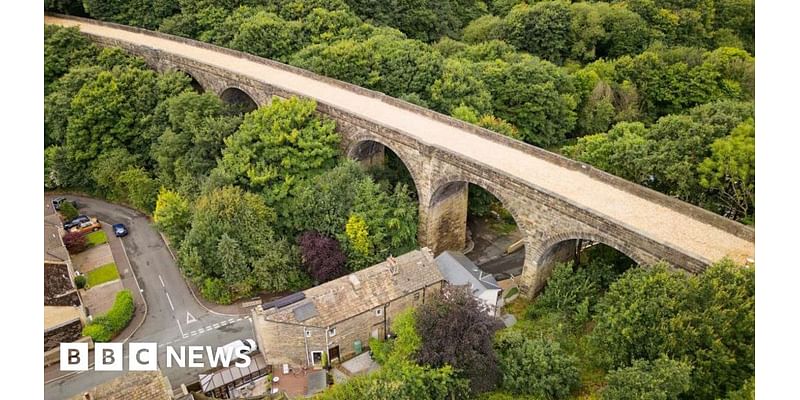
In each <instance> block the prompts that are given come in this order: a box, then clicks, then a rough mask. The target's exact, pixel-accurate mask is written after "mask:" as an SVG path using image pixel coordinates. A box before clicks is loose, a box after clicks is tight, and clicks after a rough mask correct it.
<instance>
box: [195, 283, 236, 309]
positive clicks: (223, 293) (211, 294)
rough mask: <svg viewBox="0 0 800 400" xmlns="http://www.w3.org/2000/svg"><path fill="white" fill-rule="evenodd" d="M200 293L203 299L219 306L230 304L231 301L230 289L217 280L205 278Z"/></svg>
mask: <svg viewBox="0 0 800 400" xmlns="http://www.w3.org/2000/svg"><path fill="white" fill-rule="evenodd" d="M200 292H201V294H202V295H203V297H205V298H207V299H209V300H211V301H213V302H216V303H219V304H230V303H231V302H232V301H233V300H232V299H231V291H230V289H229V288H228V286H227V285H225V282H224V281H223V280H222V279H219V278H206V279H205V280H204V281H203V287H202V288H201V289H200Z"/></svg>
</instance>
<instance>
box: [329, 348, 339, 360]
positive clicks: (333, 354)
mask: <svg viewBox="0 0 800 400" xmlns="http://www.w3.org/2000/svg"><path fill="white" fill-rule="evenodd" d="M328 354H330V356H331V357H330V358H331V361H333V360H335V359H338V358H339V346H334V347H331V348H330V349H329V350H328Z"/></svg>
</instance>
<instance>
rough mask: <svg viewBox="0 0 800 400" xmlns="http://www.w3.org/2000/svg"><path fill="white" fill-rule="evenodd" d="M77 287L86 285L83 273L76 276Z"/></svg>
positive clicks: (81, 287)
mask: <svg viewBox="0 0 800 400" xmlns="http://www.w3.org/2000/svg"><path fill="white" fill-rule="evenodd" d="M75 287H77V288H78V289H83V288H85V287H86V277H85V276H83V275H78V276H76V277H75Z"/></svg>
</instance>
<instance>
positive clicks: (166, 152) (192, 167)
mask: <svg viewBox="0 0 800 400" xmlns="http://www.w3.org/2000/svg"><path fill="white" fill-rule="evenodd" d="M155 118H156V119H157V121H158V123H157V125H158V126H166V130H165V131H164V132H163V133H162V134H161V135H160V136H159V137H158V139H157V141H155V143H153V146H152V151H151V152H152V157H153V159H154V160H155V161H156V166H155V171H156V174H157V176H158V179H159V181H160V182H161V183H162V184H164V185H167V186H169V187H172V188H179V189H180V190H181V191H182V192H184V193H197V191H198V190H199V186H200V185H198V183H202V182H203V181H204V180H205V177H206V176H207V175H208V173H209V171H211V169H213V168H214V167H215V166H216V165H217V160H218V159H219V158H220V157H221V155H222V148H223V146H224V140H225V138H226V137H228V136H230V135H231V134H233V132H234V131H236V129H237V128H238V126H239V124H240V123H241V121H242V118H241V117H239V116H236V115H231V114H230V113H229V111H228V107H227V106H226V105H225V104H224V103H223V102H222V100H220V98H219V97H217V96H215V95H213V94H210V93H205V94H198V93H196V92H192V91H186V92H183V93H181V94H179V95H177V96H175V97H172V98H170V99H168V100H166V101H165V102H164V103H162V104H161V106H160V107H159V108H158V109H157V110H156V116H155Z"/></svg>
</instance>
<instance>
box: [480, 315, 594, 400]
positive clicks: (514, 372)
mask: <svg viewBox="0 0 800 400" xmlns="http://www.w3.org/2000/svg"><path fill="white" fill-rule="evenodd" d="M494 346H495V351H496V352H497V358H498V359H499V365H500V372H501V374H502V379H501V384H500V386H501V387H502V388H503V389H504V390H507V391H509V392H511V393H513V394H515V395H527V396H532V397H534V398H537V399H553V400H556V399H565V398H567V397H568V395H569V393H570V392H571V391H572V390H573V389H575V388H576V387H577V386H578V384H579V383H580V376H579V374H578V368H577V367H576V366H575V365H576V363H577V359H576V358H575V357H574V356H571V355H569V354H567V353H566V352H565V351H564V350H562V349H561V347H560V346H559V344H558V343H557V342H553V341H551V340H549V339H545V338H528V337H526V336H525V335H524V334H523V333H522V332H520V331H519V330H507V331H501V332H499V333H498V335H497V337H496V338H495V345H494Z"/></svg>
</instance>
